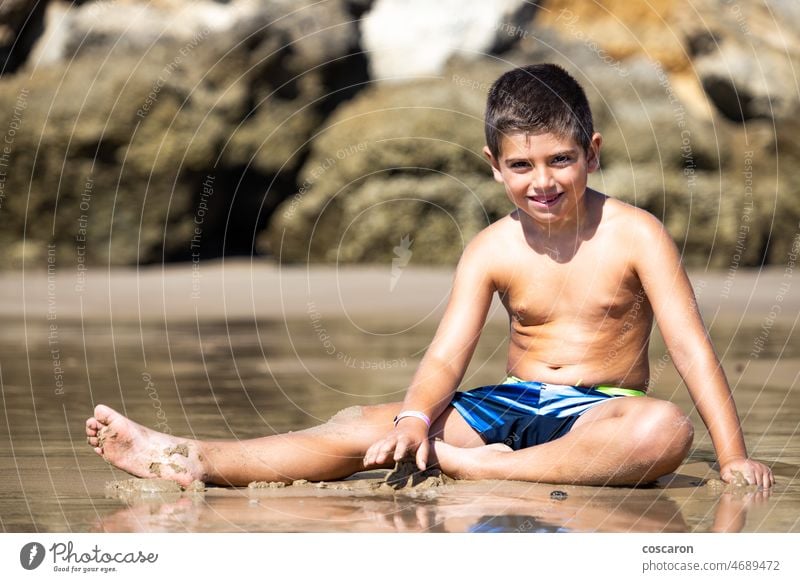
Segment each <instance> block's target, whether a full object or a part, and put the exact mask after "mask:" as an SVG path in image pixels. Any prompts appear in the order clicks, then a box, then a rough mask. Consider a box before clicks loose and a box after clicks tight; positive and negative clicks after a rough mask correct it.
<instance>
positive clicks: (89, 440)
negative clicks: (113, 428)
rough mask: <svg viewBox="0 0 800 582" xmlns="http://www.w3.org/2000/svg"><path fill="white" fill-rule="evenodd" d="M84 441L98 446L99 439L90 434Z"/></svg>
mask: <svg viewBox="0 0 800 582" xmlns="http://www.w3.org/2000/svg"><path fill="white" fill-rule="evenodd" d="M86 442H87V443H89V444H90V445H91V446H93V447H99V446H100V439H99V438H97V437H95V436H90V437H88V438H87V439H86Z"/></svg>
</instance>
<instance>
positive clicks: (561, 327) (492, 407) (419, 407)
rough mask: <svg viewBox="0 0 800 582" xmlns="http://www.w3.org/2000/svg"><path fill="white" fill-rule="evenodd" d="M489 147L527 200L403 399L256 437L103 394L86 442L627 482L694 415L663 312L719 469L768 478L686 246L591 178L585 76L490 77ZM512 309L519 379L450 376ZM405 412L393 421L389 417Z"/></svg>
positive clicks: (663, 459)
mask: <svg viewBox="0 0 800 582" xmlns="http://www.w3.org/2000/svg"><path fill="white" fill-rule="evenodd" d="M485 129H486V141H487V146H486V148H485V149H484V153H485V155H486V157H487V158H488V160H489V162H490V163H491V166H492V170H493V173H494V178H495V179H496V180H497V181H498V182H500V183H502V184H504V185H505V189H506V192H507V194H508V196H509V198H510V199H511V201H512V202H513V203H514V205H515V206H516V210H515V211H514V212H512V213H511V214H510V215H509V216H506V217H505V218H503V219H501V220H499V221H498V222H496V223H494V224H492V225H491V226H489V227H487V228H486V229H484V230H483V231H482V232H480V233H479V234H478V235H477V236H476V237H475V239H474V240H473V241H472V242H470V244H469V245H468V246H467V247H466V249H465V250H464V253H463V255H462V257H461V260H460V261H459V264H458V268H457V270H456V275H455V281H454V285H453V290H452V294H451V296H450V300H449V303H448V306H447V309H446V311H445V314H444V316H443V319H442V321H441V324H440V325H439V328H438V330H437V332H436V335H435V337H434V339H433V342H432V343H431V345H430V347H429V349H428V350H427V352H426V354H425V356H424V358H423V359H422V362H421V364H420V367H419V369H418V370H417V372H416V374H415V376H414V379H413V381H412V383H411V386H410V387H409V389H408V393H407V395H406V397H405V400H404V402H403V403H402V404H401V403H393V404H384V405H378V406H369V407H354V408H350V409H347V410H344V411H342V412H340V413H339V414H337V415H336V416H334V417H333V418H332V419H331V420H330V421H328V422H327V423H326V424H324V425H322V426H319V427H316V428H312V429H308V430H304V431H299V432H294V433H290V434H286V435H275V436H268V437H263V438H259V439H252V440H248V441H231V442H208V441H194V440H188V439H182V438H176V437H173V436H170V435H166V434H161V433H157V432H155V431H152V430H150V429H147V428H145V427H142V426H140V425H138V424H136V423H134V422H132V421H131V420H129V419H127V418H125V417H124V416H122V415H121V414H119V413H117V412H115V411H113V410H111V409H110V408H108V407H106V406H103V405H99V406H98V407H97V408H96V409H95V415H94V417H92V418H90V419H88V420H87V422H86V433H87V436H88V441H89V444H90V445H91V446H92V447H94V450H95V452H97V453H98V454H100V455H102V456H103V457H105V458H106V459H107V460H108V461H110V462H111V463H113V464H114V465H116V466H117V467H119V468H121V469H123V470H125V471H128V472H129V473H132V474H134V475H137V476H140V477H152V476H160V477H162V478H169V479H173V480H175V481H177V482H178V483H180V484H181V485H188V484H189V483H190V482H191V481H192V480H194V479H200V480H203V481H208V482H212V483H219V484H231V485H244V484H247V483H248V482H250V481H254V480H265V481H286V482H290V481H292V480H295V479H309V480H333V479H340V478H343V477H346V476H348V475H350V474H352V473H355V472H357V471H360V470H364V469H367V468H375V467H389V466H392V465H393V463H394V461H396V460H399V459H402V458H404V457H406V456H409V455H414V456H415V459H416V464H417V466H418V467H419V468H420V469H421V470H422V469H425V468H426V466H429V465H430V464H432V463H438V465H439V466H440V467H441V469H442V471H443V472H445V473H447V474H449V475H451V476H454V477H457V478H468V479H481V478H485V479H519V480H528V481H544V482H550V483H575V484H585V485H622V484H628V485H631V484H637V483H642V482H647V481H652V480H654V479H656V478H658V477H660V476H662V475H665V474H667V473H669V472H671V471H674V470H675V469H676V468H677V467H678V466H679V465H680V463H681V462H682V461H683V460H684V458H685V456H686V454H687V453H688V451H689V447H690V445H691V442H692V436H693V429H692V426H691V424H690V422H689V420H688V418H687V417H686V415H685V414H684V413H683V412H681V411H680V409H679V408H678V407H677V406H675V405H674V404H672V403H669V402H666V401H661V400H656V399H654V398H650V397H647V396H645V393H644V389H645V387H646V386H647V382H648V375H649V369H648V360H647V347H648V340H649V336H650V330H651V327H652V323H653V318H654V317H655V319H656V320H657V321H658V324H659V327H660V328H661V332H662V334H663V336H664V339H665V341H666V344H667V347H668V348H669V350H670V352H671V354H672V357H673V360H674V362H675V365H676V367H677V369H678V371H679V373H680V374H681V376H682V377H683V379H684V381H685V383H686V385H687V387H688V389H689V392H690V394H691V396H692V398H693V400H694V402H695V404H696V406H697V409H698V411H699V412H700V415H701V417H702V419H703V421H704V422H705V424H706V426H707V427H708V430H709V431H710V433H711V437H712V440H713V443H714V447H715V449H716V452H717V457H718V459H719V464H720V472H721V475H722V478H723V479H724V480H726V481H731V480H732V479H733V478H734V473H735V472H740V473H741V474H742V475H744V477H745V478H746V479H747V481H748V483H750V484H757V485H759V486H762V487H770V486H771V485H772V484H773V482H774V479H773V476H772V473H771V471H770V470H769V468H767V467H766V466H764V465H762V464H761V463H758V462H755V461H752V460H749V459H748V458H747V454H746V451H745V445H744V440H743V437H742V432H741V427H740V425H739V420H738V417H737V413H736V408H735V405H734V403H733V399H732V397H731V393H730V389H729V387H728V384H727V380H726V378H725V374H724V372H723V371H722V368H721V367H720V363H719V361H718V360H717V357H716V355H715V354H714V351H713V348H712V346H711V343H710V341H709V339H708V336H707V334H706V331H705V328H704V326H703V323H702V321H701V319H700V315H699V313H698V311H697V306H696V303H695V299H694V295H693V292H692V288H691V286H690V284H689V280H688V278H687V276H686V273H685V272H684V270H683V267H682V266H681V263H680V257H679V255H678V251H677V248H676V246H675V244H674V243H673V241H672V240H671V239H670V237H669V236H668V234H667V233H666V231H665V230H664V228H663V226H662V225H661V223H660V222H659V221H658V220H657V219H655V218H654V217H653V216H651V215H650V214H648V213H646V212H644V211H642V210H638V209H636V208H634V207H632V206H629V205H627V204H624V203H622V202H619V201H617V200H613V199H611V198H608V197H606V196H605V195H603V194H600V193H598V192H595V191H594V190H591V189H589V188H587V187H586V183H587V177H588V174H589V173H591V172H594V171H595V170H597V168H598V167H599V153H600V146H601V143H602V138H601V136H600V134H599V133H595V132H594V130H593V125H592V116H591V112H590V110H589V104H588V102H587V100H586V96H585V94H584V92H583V89H582V88H581V87H580V85H579V84H578V83H577V82H576V81H575V80H574V79H573V78H572V77H571V76H569V75H568V74H567V73H566V72H565V71H564V70H563V69H561V68H559V67H557V66H555V65H536V66H530V67H524V68H520V69H515V70H512V71H510V72H508V73H506V74H504V75H503V76H501V77H500V78H499V79H498V80H497V81H496V82H495V84H494V85H493V86H492V88H491V90H490V92H489V97H488V103H487V111H486V123H485ZM494 292H497V293H498V294H499V296H500V298H501V299H502V301H503V304H504V305H505V307H506V309H507V310H508V313H509V318H510V334H511V335H510V342H509V352H508V363H507V372H508V379H507V380H506V381H505V382H504V383H503V384H501V385H498V386H488V387H484V388H479V389H476V390H472V391H470V392H466V393H465V392H455V390H456V388H457V386H458V385H459V383H460V381H461V379H462V377H463V374H464V372H465V370H466V368H467V364H468V363H469V360H470V358H471V356H472V353H473V351H474V349H475V346H476V344H477V341H478V336H479V334H480V331H481V328H482V326H483V324H484V321H485V318H486V314H487V311H488V309H489V305H490V302H491V298H492V294H493V293H494ZM393 424H394V427H393V426H392V425H393Z"/></svg>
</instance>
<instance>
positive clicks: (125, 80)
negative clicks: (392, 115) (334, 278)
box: [0, 0, 366, 269]
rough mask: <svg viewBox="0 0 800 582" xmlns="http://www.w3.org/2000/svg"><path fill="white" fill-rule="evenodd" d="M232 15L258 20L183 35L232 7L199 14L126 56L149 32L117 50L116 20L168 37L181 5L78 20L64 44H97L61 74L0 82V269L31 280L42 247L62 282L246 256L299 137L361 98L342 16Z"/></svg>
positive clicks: (54, 70)
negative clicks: (65, 274)
mask: <svg viewBox="0 0 800 582" xmlns="http://www.w3.org/2000/svg"><path fill="white" fill-rule="evenodd" d="M211 4H213V6H210V5H211ZM234 5H235V6H234ZM248 5H249V6H251V8H248V9H247V10H255V8H258V11H257V12H256V13H254V14H251V15H250V16H247V17H246V18H245V17H244V16H243V17H241V18H240V20H238V21H236V23H235V26H234V25H231V27H230V29H228V30H225V31H224V32H220V31H219V29H218V28H212V27H211V26H208V27H206V28H199V27H201V26H205V24H204V23H206V21H207V20H209V19H210V20H214V19H213V18H212V16H213V14H216V12H214V11H218V10H222V9H223V8H224V10H228V11H229V12H230V14H232V13H233V12H232V11H234V8H235V7H236V6H239V3H234V4H232V5H230V6H224V7H223V5H220V4H217V3H211V2H206V3H202V5H201V8H203V10H198V11H197V13H196V14H194V15H193V16H192V18H190V19H188V20H187V21H186V22H185V23H184V25H183V27H180V26H178V27H176V28H174V30H173V29H172V28H171V29H170V30H172V32H171V33H169V34H165V35H163V38H162V37H157V38H158V39H159V40H158V42H157V43H155V44H154V45H153V46H152V47H150V48H148V50H147V51H145V52H144V53H139V52H137V50H138V49H137V47H140V44H141V43H149V42H151V40H152V38H151V37H152V34H153V30H151V29H152V26H150V25H148V24H147V22H150V24H152V22H153V21H151V20H146V21H142V22H144V24H143V25H142V26H134V27H133V28H132V31H131V32H130V33H129V34H128V36H126V37H125V39H123V40H124V41H125V42H124V43H122V42H120V43H117V42H116V40H117V39H115V37H114V34H116V33H113V34H112V32H113V30H115V29H114V28H113V27H114V26H122V25H123V23H126V24H129V22H128V20H129V16H130V14H129V12H130V10H131V9H133V8H136V9H143V10H144V11H145V13H146V12H148V11H155V12H153V13H152V14H151V17H152V18H155V19H156V20H159V19H163V20H164V21H170V22H171V21H172V20H173V19H175V18H177V17H178V16H180V15H181V14H184V13H185V11H186V10H187V6H188V7H190V8H188V9H190V10H193V8H191V7H192V6H194V4H193V3H186V2H177V1H172V2H166V1H162V2H157V3H152V6H150V5H149V4H148V3H143V2H135V1H133V0H125V1H120V2H118V3H117V2H115V3H108V4H103V5H102V6H100V5H95V4H94V3H91V4H83V5H81V6H77V7H75V8H73V9H72V10H71V11H70V12H74V13H75V14H74V15H73V16H74V18H73V19H72V20H71V22H72V23H73V25H74V27H75V28H74V29H68V31H67V32H68V33H69V34H72V35H73V37H74V38H77V37H78V35H80V34H82V33H81V31H82V30H83V28H81V27H82V26H83V27H86V26H89V25H90V24H92V22H94V20H97V19H100V20H102V21H103V23H102V26H99V27H98V30H100V31H102V30H108V31H110V32H108V33H107V34H100V33H98V35H97V36H92V37H91V38H92V41H91V42H89V43H88V44H85V45H82V46H81V47H80V48H79V49H78V48H77V46H76V47H75V50H72V52H71V53H70V52H67V53H64V54H65V55H66V54H71V55H73V56H74V57H75V58H74V60H70V61H69V64H68V65H64V66H62V65H61V64H60V63H59V64H57V65H53V66H42V67H35V68H33V69H31V70H30V71H28V72H27V73H26V75H24V76H18V77H16V76H15V77H11V76H8V77H4V78H3V79H2V83H0V105H2V107H3V109H2V110H1V111H0V128H2V129H0V131H2V132H5V131H6V128H9V127H11V124H14V125H15V128H14V129H13V131H14V140H13V141H14V143H13V144H11V145H10V146H9V148H10V150H11V151H10V153H9V154H7V158H8V160H7V162H8V164H7V165H8V166H9V170H8V171H7V172H6V173H4V175H3V176H2V187H3V190H2V194H3V195H4V196H5V198H4V199H3V200H2V212H0V226H1V227H2V228H0V241H2V242H3V243H6V248H9V249H10V257H11V261H10V262H6V263H5V265H6V266H8V265H9V264H11V265H14V264H17V265H18V264H20V263H21V262H22V261H25V262H26V264H29V265H34V264H42V265H43V264H44V263H43V262H42V261H44V260H45V257H46V256H47V254H48V252H50V250H51V249H50V248H48V244H53V245H54V247H53V249H52V250H53V252H54V258H55V259H56V261H57V263H58V264H59V265H63V266H67V267H69V268H76V269H77V268H78V266H79V265H91V264H116V265H130V264H137V263H151V262H160V261H162V260H165V259H166V260H170V259H188V258H190V257H192V258H194V256H195V255H194V253H198V255H197V256H202V257H206V256H218V255H220V254H222V253H223V249H224V251H225V252H228V253H247V254H249V253H251V252H252V247H253V240H254V237H255V232H256V231H257V230H259V229H260V228H262V227H263V224H264V222H265V221H266V217H267V216H268V214H269V213H270V212H271V211H272V209H273V208H274V207H275V206H277V204H278V203H279V202H280V201H281V200H282V199H283V198H285V197H286V196H288V195H289V194H291V193H293V192H294V191H295V184H296V172H297V171H298V169H299V166H300V161H301V160H303V159H304V158H305V156H306V150H307V148H308V147H309V146H308V144H309V142H310V137H311V136H312V135H313V133H314V132H315V131H316V129H317V128H318V126H319V124H320V123H321V121H322V120H323V119H324V117H325V115H327V114H328V113H329V111H330V110H332V109H333V108H335V107H336V105H337V104H338V103H339V102H340V101H341V100H342V99H345V98H347V97H348V96H350V95H352V94H353V93H354V92H355V91H356V90H357V89H358V88H359V87H360V86H362V85H363V78H365V77H366V64H365V61H364V59H363V57H361V56H359V55H357V54H356V56H354V57H350V55H351V53H352V54H355V52H354V51H356V49H357V35H356V34H355V30H356V24H355V23H354V22H353V21H352V16H351V13H350V12H349V11H350V4H349V3H347V2H345V1H344V0H343V1H342V2H330V3H326V4H325V6H323V7H322V8H319V7H316V6H315V5H313V4H312V3H310V2H308V3H307V5H308V6H309V8H308V9H307V10H304V11H303V10H301V11H298V12H297V13H296V14H294V15H293V14H290V13H291V12H292V11H295V10H296V8H297V5H296V3H291V2H270V3H267V2H263V3H262V2H257V3H253V2H250V3H249V4H248ZM93 6H94V11H95V12H94V13H90V12H89V9H90V8H92V7H93ZM253 6H255V8H252V7H253ZM143 7H144V8H143ZM101 9H102V14H99V13H98V12H97V11H99V10H101ZM206 9H208V10H211V12H208V13H206V12H204V10H206ZM354 9H355V8H354ZM243 10H244V9H243ZM170 11H172V12H170ZM92 14H94V16H93V15H92ZM153 14H155V15H157V16H158V15H160V16H158V18H156V16H153ZM226 14H227V13H226ZM230 14H229V16H230ZM243 14H244V12H243ZM126 15H127V16H126ZM165 15H168V16H169V17H167V16H165ZM209 15H211V16H209ZM148 18H150V17H148ZM230 18H233V17H232V16H230ZM230 18H229V19H228V20H226V21H225V22H228V21H229V20H230ZM93 19H94V20H93ZM223 20H224V19H223ZM137 22H138V21H137ZM220 22H222V20H221V21H220ZM271 23H272V24H271ZM103 26H105V27H106V28H103ZM216 26H218V27H219V26H221V24H217V25H216ZM142 28H144V30H142ZM198 28H199V30H198ZM192 34H193V36H189V35H192ZM304 35H305V36H308V37H309V38H311V39H313V40H307V41H306V40H303V41H302V42H299V41H300V39H301V37H302V36H304ZM90 36H91V35H90ZM187 39H188V40H187ZM354 39H355V40H354ZM65 46H71V45H70V44H69V42H67V43H66V45H65ZM134 49H135V50H134ZM356 52H357V51H356ZM329 61H333V63H332V64H331V63H329ZM351 86H352V87H351ZM17 102H24V103H23V107H22V108H19V107H16V104H17ZM15 111H17V113H15ZM44 216H47V219H44V218H42V217H44ZM33 217H37V220H34V219H33ZM38 218H42V219H41V220H39V219H38ZM23 232H24V233H25V237H24V242H22V241H23Z"/></svg>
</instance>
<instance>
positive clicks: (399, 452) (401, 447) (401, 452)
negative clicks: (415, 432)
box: [394, 437, 410, 461]
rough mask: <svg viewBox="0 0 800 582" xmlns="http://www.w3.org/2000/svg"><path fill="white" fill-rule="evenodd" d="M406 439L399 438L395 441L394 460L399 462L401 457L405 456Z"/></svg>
mask: <svg viewBox="0 0 800 582" xmlns="http://www.w3.org/2000/svg"><path fill="white" fill-rule="evenodd" d="M409 444H410V443H409V442H408V439H406V438H404V437H401V438H399V439H398V440H397V446H396V447H395V449H394V460H395V461H401V460H402V459H403V457H405V456H406V452H407V451H408V445H409Z"/></svg>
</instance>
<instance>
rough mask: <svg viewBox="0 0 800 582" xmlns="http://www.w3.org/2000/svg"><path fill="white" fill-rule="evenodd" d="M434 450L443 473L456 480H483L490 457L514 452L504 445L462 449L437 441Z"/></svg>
mask: <svg viewBox="0 0 800 582" xmlns="http://www.w3.org/2000/svg"><path fill="white" fill-rule="evenodd" d="M433 448H434V451H435V453H436V458H437V459H438V463H439V468H440V469H441V471H442V473H444V474H445V475H447V476H449V477H453V478H454V479H481V478H482V474H481V469H483V468H485V467H486V464H487V463H486V461H487V460H488V458H489V457H493V456H495V455H497V453H498V452H506V453H510V452H512V449H511V447H509V446H507V445H504V444H503V443H494V444H491V445H484V446H482V447H471V448H462V447H454V446H453V445H448V444H447V443H446V442H444V441H441V440H436V441H434V443H433Z"/></svg>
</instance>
